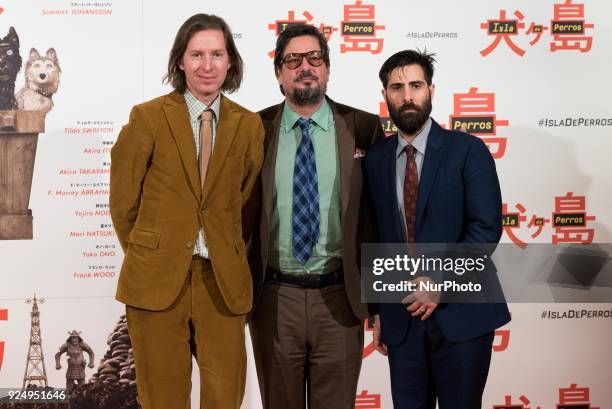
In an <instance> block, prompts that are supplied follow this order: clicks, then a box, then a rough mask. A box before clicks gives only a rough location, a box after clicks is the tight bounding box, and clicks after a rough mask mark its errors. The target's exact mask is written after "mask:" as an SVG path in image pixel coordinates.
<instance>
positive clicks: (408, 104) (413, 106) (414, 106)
mask: <svg viewBox="0 0 612 409" xmlns="http://www.w3.org/2000/svg"><path fill="white" fill-rule="evenodd" d="M407 109H414V110H415V111H417V112H420V111H422V108H421V107H420V106H419V105H417V104H415V103H413V102H406V103H405V104H403V105H402V106H400V107H399V108H398V109H397V112H399V113H402V112H403V111H405V110H407Z"/></svg>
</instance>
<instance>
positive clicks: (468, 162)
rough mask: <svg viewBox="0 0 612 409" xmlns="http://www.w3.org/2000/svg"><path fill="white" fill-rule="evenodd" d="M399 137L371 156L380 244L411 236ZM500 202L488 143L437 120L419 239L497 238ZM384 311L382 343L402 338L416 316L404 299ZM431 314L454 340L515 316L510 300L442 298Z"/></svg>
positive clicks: (425, 170)
mask: <svg viewBox="0 0 612 409" xmlns="http://www.w3.org/2000/svg"><path fill="white" fill-rule="evenodd" d="M397 138H398V135H397V134H395V135H392V136H390V137H388V138H385V139H383V140H380V141H379V142H378V143H376V144H374V145H373V146H372V147H371V148H370V149H369V150H368V155H367V157H366V162H365V167H366V178H367V182H368V185H369V188H370V192H371V195H372V201H373V203H374V208H375V214H376V220H377V224H378V230H379V241H380V242H381V243H402V242H404V241H405V238H404V227H403V225H402V223H403V222H402V219H401V218H400V213H399V208H398V203H397V194H396V149H397V144H398V139H397ZM501 207H502V203H501V192H500V187H499V180H498V178H497V172H496V170H495V162H494V160H493V158H492V156H491V153H490V152H489V149H488V148H487V146H486V145H485V144H484V143H483V142H482V141H481V140H480V139H479V138H477V137H475V136H472V135H469V134H466V133H463V132H457V131H449V130H446V129H443V128H441V127H440V126H439V125H438V124H437V123H436V122H435V121H433V120H432V126H431V130H430V132H429V137H428V140H427V148H426V150H425V158H424V161H423V167H422V170H421V175H420V178H419V192H418V199H417V209H416V236H415V237H416V238H415V241H416V242H418V243H498V242H499V239H500V237H501V234H502V224H501V223H502V215H501ZM492 273H493V274H494V271H493V272H492ZM379 312H380V319H381V337H382V340H383V342H385V343H386V344H387V345H389V346H397V345H399V344H400V343H401V342H402V340H403V339H404V337H405V334H406V332H407V330H408V327H409V326H410V322H411V319H412V317H411V316H410V314H409V313H408V312H407V311H406V306H404V305H402V304H380V306H379ZM432 317H435V319H436V320H437V321H438V324H439V326H440V329H441V331H442V333H443V335H444V337H445V338H446V339H447V340H449V341H451V342H462V341H466V340H469V339H472V338H475V337H478V336H480V335H483V334H486V333H488V332H490V331H493V330H494V329H496V328H498V327H500V326H502V325H504V324H506V323H507V322H508V321H510V314H509V312H508V307H507V305H506V304H505V303H497V304H484V303H481V304H475V303H474V304H467V303H462V304H458V303H455V304H441V305H439V306H438V307H437V309H436V310H435V311H434V313H433V316H432ZM417 319H420V318H417ZM430 319H431V318H430Z"/></svg>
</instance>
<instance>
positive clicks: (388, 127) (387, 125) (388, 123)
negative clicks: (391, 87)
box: [378, 101, 397, 136]
mask: <svg viewBox="0 0 612 409" xmlns="http://www.w3.org/2000/svg"><path fill="white" fill-rule="evenodd" d="M378 110H379V113H378V115H379V116H380V122H381V123H382V126H383V130H384V131H385V136H390V135H393V134H394V133H396V132H397V126H395V124H394V123H393V121H392V120H391V117H390V116H389V109H388V108H387V104H386V103H385V102H384V101H383V102H381V103H380V104H379V108H378Z"/></svg>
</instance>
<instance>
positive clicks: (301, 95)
mask: <svg viewBox="0 0 612 409" xmlns="http://www.w3.org/2000/svg"><path fill="white" fill-rule="evenodd" d="M303 79H311V80H312V81H314V82H315V83H314V85H311V86H309V87H306V88H297V87H296V88H294V89H293V91H292V92H291V99H292V101H293V103H295V104H296V105H298V106H308V105H316V104H318V103H319V102H321V99H323V97H324V96H325V92H326V91H327V87H326V85H325V84H323V85H322V86H321V85H319V84H318V83H317V82H316V81H318V80H319V77H318V76H317V75H316V74H314V73H313V72H312V71H302V72H301V73H300V75H298V76H297V77H296V78H295V80H293V82H295V83H297V82H300V81H301V80H303Z"/></svg>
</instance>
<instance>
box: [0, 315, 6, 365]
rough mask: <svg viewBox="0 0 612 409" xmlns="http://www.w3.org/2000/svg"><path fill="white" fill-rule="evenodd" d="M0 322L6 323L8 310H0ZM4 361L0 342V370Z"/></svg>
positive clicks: (2, 346) (1, 342)
mask: <svg viewBox="0 0 612 409" xmlns="http://www.w3.org/2000/svg"><path fill="white" fill-rule="evenodd" d="M0 321H8V310H7V309H0ZM3 361H4V341H0V369H2V362H3Z"/></svg>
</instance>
